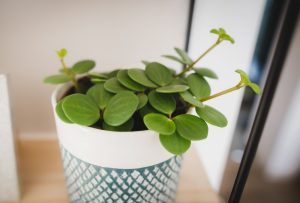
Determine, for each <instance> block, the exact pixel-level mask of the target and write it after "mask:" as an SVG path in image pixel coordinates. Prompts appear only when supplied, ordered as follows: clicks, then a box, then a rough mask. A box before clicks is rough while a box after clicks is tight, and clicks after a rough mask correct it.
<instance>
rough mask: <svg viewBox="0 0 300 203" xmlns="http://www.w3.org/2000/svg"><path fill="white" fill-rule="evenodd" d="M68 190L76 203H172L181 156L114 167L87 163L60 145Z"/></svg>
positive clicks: (71, 199)
mask: <svg viewBox="0 0 300 203" xmlns="http://www.w3.org/2000/svg"><path fill="white" fill-rule="evenodd" d="M61 151H62V160H63V165H64V171H65V176H66V182H67V187H68V193H69V200H70V202H72V203H75V202H80V203H81V202H106V203H110V202H111V203H114V202H117V203H122V202H124V203H125V202H126V203H127V202H128V203H130V202H153V203H154V202H155V203H156V202H165V203H169V202H173V201H174V200H175V197H176V191H177V185H178V178H179V172H180V168H181V162H182V157H181V156H175V157H172V158H171V159H169V160H167V161H164V162H162V163H159V164H156V165H153V166H149V167H144V168H138V169H114V168H106V167H100V166H96V165H93V164H89V163H87V162H84V161H82V160H80V159H78V158H77V157H75V156H73V155H72V154H71V153H70V152H68V151H67V150H66V149H64V148H63V147H61Z"/></svg>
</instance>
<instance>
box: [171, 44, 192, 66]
mask: <svg viewBox="0 0 300 203" xmlns="http://www.w3.org/2000/svg"><path fill="white" fill-rule="evenodd" d="M175 51H176V52H177V54H178V55H179V56H180V57H181V58H182V60H183V61H184V62H185V64H188V65H190V64H192V63H193V60H192V59H191V58H190V57H189V56H188V54H187V53H186V52H185V51H184V50H182V49H179V48H177V47H175Z"/></svg>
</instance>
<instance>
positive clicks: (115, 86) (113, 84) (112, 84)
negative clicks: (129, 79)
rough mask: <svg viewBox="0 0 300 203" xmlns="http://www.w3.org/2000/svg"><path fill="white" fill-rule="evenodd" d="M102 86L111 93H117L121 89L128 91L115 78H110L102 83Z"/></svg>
mask: <svg viewBox="0 0 300 203" xmlns="http://www.w3.org/2000/svg"><path fill="white" fill-rule="evenodd" d="M104 88H105V89H106V90H107V91H109V92H112V93H118V92H121V91H126V90H127V91H128V89H127V88H126V87H124V86H123V85H121V83H120V82H119V81H118V79H117V78H110V79H108V80H107V81H106V82H105V83H104Z"/></svg>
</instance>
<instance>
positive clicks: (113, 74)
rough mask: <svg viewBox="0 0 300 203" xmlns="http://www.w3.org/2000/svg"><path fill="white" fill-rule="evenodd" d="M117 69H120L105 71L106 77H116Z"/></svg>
mask: <svg viewBox="0 0 300 203" xmlns="http://www.w3.org/2000/svg"><path fill="white" fill-rule="evenodd" d="M119 71H120V69H117V70H113V71H111V72H109V73H106V75H107V77H108V78H114V77H117V74H118V72H119Z"/></svg>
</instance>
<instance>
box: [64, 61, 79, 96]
mask: <svg viewBox="0 0 300 203" xmlns="http://www.w3.org/2000/svg"><path fill="white" fill-rule="evenodd" d="M60 62H61V64H62V66H63V70H64V73H65V74H66V75H67V76H69V77H70V78H71V82H72V83H73V85H74V87H75V89H76V92H80V89H79V85H78V83H77V81H76V78H75V75H74V74H73V73H71V72H70V71H69V70H68V68H67V66H66V63H65V61H64V59H63V58H61V59H60Z"/></svg>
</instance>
